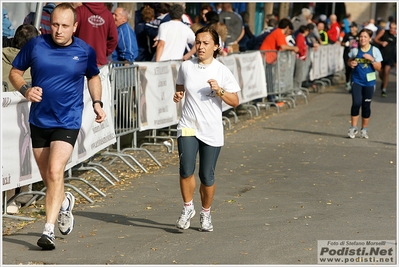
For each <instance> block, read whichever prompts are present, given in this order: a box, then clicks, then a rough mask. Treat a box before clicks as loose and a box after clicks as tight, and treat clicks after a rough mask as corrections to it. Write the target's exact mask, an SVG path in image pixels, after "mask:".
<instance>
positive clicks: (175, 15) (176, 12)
mask: <svg viewBox="0 0 399 267" xmlns="http://www.w3.org/2000/svg"><path fill="white" fill-rule="evenodd" d="M183 14H184V8H183V6H182V5H179V4H174V5H173V6H171V7H170V8H169V16H170V19H181V16H183Z"/></svg>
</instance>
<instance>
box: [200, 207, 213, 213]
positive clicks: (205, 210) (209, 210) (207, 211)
mask: <svg viewBox="0 0 399 267" xmlns="http://www.w3.org/2000/svg"><path fill="white" fill-rule="evenodd" d="M202 213H205V214H210V213H211V207H209V208H208V209H206V208H204V207H202Z"/></svg>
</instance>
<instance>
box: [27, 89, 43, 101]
mask: <svg viewBox="0 0 399 267" xmlns="http://www.w3.org/2000/svg"><path fill="white" fill-rule="evenodd" d="M42 95H43V89H42V88H40V87H38V86H34V87H32V88H29V89H28V90H27V91H26V92H25V98H26V99H28V101H31V102H41V101H42Z"/></svg>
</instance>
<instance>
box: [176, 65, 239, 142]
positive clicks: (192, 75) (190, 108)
mask: <svg viewBox="0 0 399 267" xmlns="http://www.w3.org/2000/svg"><path fill="white" fill-rule="evenodd" d="M209 79H215V80H216V81H217V82H218V85H219V86H220V87H222V88H223V89H224V90H225V91H226V92H230V93H234V92H238V91H240V90H241V89H240V86H239V85H238V83H237V81H236V79H235V77H234V75H233V74H232V73H231V71H230V70H229V69H228V68H227V67H226V66H225V65H223V64H222V63H221V62H220V61H218V60H216V59H213V61H212V63H211V64H209V66H207V67H206V68H205V69H200V68H198V59H197V58H194V59H191V60H187V61H184V62H183V63H182V64H181V66H180V69H179V74H178V77H177V81H176V84H178V85H184V89H185V99H184V104H183V108H182V115H181V118H180V121H179V124H178V125H177V136H178V137H179V136H181V135H185V134H184V132H191V133H193V134H190V135H195V136H196V137H197V138H198V139H199V140H201V141H202V142H204V143H206V144H208V145H210V146H215V147H219V146H223V145H224V136H223V121H222V99H221V98H220V97H219V96H217V95H216V93H215V91H212V90H211V88H210V86H209V83H208V82H207V81H208V80H209ZM186 129H189V130H188V131H186Z"/></svg>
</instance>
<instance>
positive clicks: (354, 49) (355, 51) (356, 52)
mask: <svg viewBox="0 0 399 267" xmlns="http://www.w3.org/2000/svg"><path fill="white" fill-rule="evenodd" d="M371 47H372V51H371V53H372V54H373V58H375V53H376V52H374V51H375V49H377V47H375V46H374V45H371ZM352 50H353V52H354V53H355V57H356V56H357V54H358V53H359V49H357V48H353V49H352Z"/></svg>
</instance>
